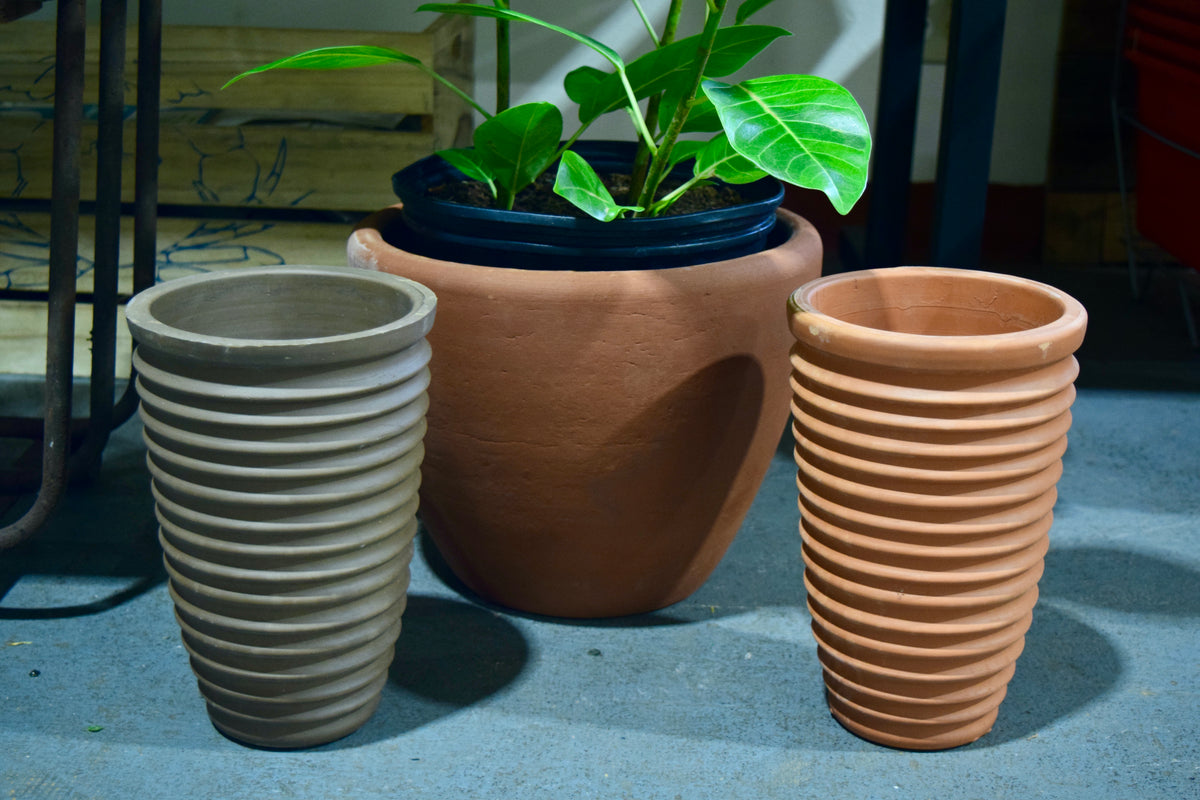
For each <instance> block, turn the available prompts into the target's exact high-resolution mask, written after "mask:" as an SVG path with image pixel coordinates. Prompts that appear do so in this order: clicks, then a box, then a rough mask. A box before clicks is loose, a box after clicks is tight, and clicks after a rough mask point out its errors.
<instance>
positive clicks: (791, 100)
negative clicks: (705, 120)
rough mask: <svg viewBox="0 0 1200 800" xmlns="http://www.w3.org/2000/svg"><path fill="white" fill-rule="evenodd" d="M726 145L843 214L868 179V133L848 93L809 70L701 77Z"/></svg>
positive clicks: (857, 196) (851, 96) (859, 110)
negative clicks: (734, 79)
mask: <svg viewBox="0 0 1200 800" xmlns="http://www.w3.org/2000/svg"><path fill="white" fill-rule="evenodd" d="M703 91H704V94H705V95H706V96H707V97H708V99H709V100H711V101H712V102H713V105H714V106H716V109H717V114H718V115H720V117H721V125H722V126H723V127H724V128H725V131H726V133H728V134H729V141H730V143H731V144H732V145H733V148H734V149H735V150H737V151H738V152H739V153H741V154H742V155H744V156H745V157H746V158H748V159H750V160H751V161H753V162H754V163H755V164H757V165H758V166H759V167H760V168H762V169H764V170H766V171H767V172H768V173H770V174H771V175H774V176H775V177H777V178H779V179H780V180H782V181H786V182H787V183H792V184H795V185H796V186H801V187H804V188H807V189H817V190H819V191H822V192H824V193H825V195H826V196H827V197H829V200H830V202H831V203H833V207H834V208H836V209H837V210H838V212H839V213H841V214H845V213H846V212H848V211H849V210H850V209H851V208H853V206H854V204H855V203H856V202H857V201H858V198H859V197H861V196H862V193H863V190H864V189H865V188H866V185H867V164H868V162H869V160H870V156H871V132H870V130H869V129H868V127H867V120H866V117H865V116H864V115H863V112H862V109H861V108H859V106H858V103H857V101H855V99H854V96H853V95H851V94H850V93H849V92H848V91H846V90H845V89H844V88H842V87H841V86H839V85H838V84H837V83H835V82H833V81H831V80H827V79H825V78H820V77H816V76H813V75H775V76H770V77H765V78H752V79H750V80H747V81H743V82H742V83H739V84H737V85H733V86H731V85H729V84H725V83H720V82H718V81H711V80H706V81H704V83H703Z"/></svg>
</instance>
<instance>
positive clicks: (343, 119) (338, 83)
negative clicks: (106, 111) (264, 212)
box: [0, 17, 474, 211]
mask: <svg viewBox="0 0 1200 800" xmlns="http://www.w3.org/2000/svg"><path fill="white" fill-rule="evenodd" d="M470 23H471V20H470V19H469V18H465V17H443V18H441V19H439V20H438V21H437V22H435V23H434V24H433V25H431V26H430V27H429V28H428V29H427V30H425V31H424V32H422V33H409V34H402V33H378V32H361V31H317V30H275V29H265V28H234V27H193V26H173V27H172V26H168V27H166V28H164V30H163V70H162V96H161V103H162V128H161V135H160V138H161V145H160V156H161V167H160V173H159V183H160V186H159V201H160V202H161V203H164V204H169V205H205V206H213V205H219V206H234V207H237V206H247V207H254V208H311V209H349V210H356V211H366V210H370V209H374V208H378V207H380V206H382V205H385V204H387V203H389V202H392V200H393V198H394V195H393V194H392V192H391V181H390V176H391V173H392V172H394V171H395V170H397V169H400V168H401V167H403V166H405V165H406V164H408V163H411V162H412V161H413V160H415V159H417V158H420V157H421V156H424V155H427V154H429V153H431V152H433V151H434V150H437V149H440V148H445V147H454V146H459V145H463V144H467V143H469V140H470V132H471V116H470V113H469V110H468V107H467V105H466V104H465V103H464V102H462V101H461V100H460V99H459V98H458V97H457V96H455V95H454V94H453V93H452V92H451V91H450V90H449V89H447V88H446V87H444V86H443V85H442V84H440V83H438V82H437V81H435V80H433V79H432V78H430V77H429V76H428V75H426V74H425V73H423V72H421V71H420V70H418V69H416V68H415V67H411V66H408V65H387V66H380V67H370V68H364V69H355V70H337V71H333V72H310V71H295V70H288V71H280V72H277V73H271V74H267V75H262V76H255V77H253V78H250V79H248V80H243V81H241V82H239V83H236V84H234V85H233V86H231V87H229V88H228V89H224V90H223V89H221V86H222V84H224V83H225V82H226V81H227V80H229V79H230V78H231V77H233V76H234V75H236V74H238V73H239V72H241V71H243V70H245V69H248V68H250V67H253V66H256V65H259V64H263V63H267V62H269V61H273V60H275V59H278V58H282V57H284V56H286V55H290V54H292V53H295V52H298V51H301V50H306V49H311V48H315V47H322V46H327V45H331V44H368V45H379V46H387V47H392V48H395V49H398V50H401V51H403V52H407V53H410V54H411V55H414V56H416V57H418V58H420V59H421V60H422V61H423V62H425V63H427V64H432V65H433V66H434V68H435V69H436V70H437V71H439V72H440V73H442V74H443V75H446V76H448V77H451V78H452V79H453V80H454V81H455V82H456V83H457V84H459V85H460V86H461V87H462V88H464V89H466V90H467V91H470V89H471V84H472V60H473V57H474V56H473V54H474V40H473V35H472V31H473V28H472V27H471V24H470ZM87 41H88V62H87V63H88V64H89V71H88V74H87V75H86V77H85V87H86V92H87V93H86V94H85V98H84V103H85V104H86V105H89V106H90V107H91V108H92V109H94V103H95V90H96V89H95V87H96V83H97V81H96V54H97V50H98V47H99V45H98V41H99V36H98V31H97V30H95V29H90V30H89V31H88V39H87ZM135 43H136V31H132V30H131V32H130V38H129V46H128V47H127V49H126V62H127V79H128V83H129V86H130V91H129V93H128V97H127V103H128V104H129V106H130V108H132V105H133V103H134V102H135V98H134V94H133V89H132V87H133V78H134V74H135V73H134V69H135V65H134V59H135V55H136V47H135ZM53 64H54V25H53V23H42V22H27V21H22V22H17V23H14V24H11V25H3V26H0V75H2V76H4V77H3V79H2V80H0V198H13V199H45V198H48V197H49V196H50V175H51V141H52V131H53V119H52V116H53V114H52V106H53V99H54V70H53ZM130 117H131V118H130V119H129V120H128V122H127V126H126V135H125V151H126V159H125V167H126V170H125V174H124V176H123V181H122V183H123V194H124V197H125V199H126V200H130V199H132V192H133V158H132V154H133V150H134V136H133V126H134V121H133V119H132V113H131V114H130ZM82 138H83V143H82V153H81V158H82V165H81V168H82V174H81V180H82V192H83V197H84V198H85V199H87V198H90V197H94V196H95V128H94V126H89V127H87V128H86V129H85V131H84V134H83V137H82Z"/></svg>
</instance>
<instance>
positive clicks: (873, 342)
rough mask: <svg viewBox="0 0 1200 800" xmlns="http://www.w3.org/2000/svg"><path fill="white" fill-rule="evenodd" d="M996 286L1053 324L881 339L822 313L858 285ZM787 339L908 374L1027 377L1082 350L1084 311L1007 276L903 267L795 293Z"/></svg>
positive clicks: (814, 284)
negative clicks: (825, 297)
mask: <svg viewBox="0 0 1200 800" xmlns="http://www.w3.org/2000/svg"><path fill="white" fill-rule="evenodd" d="M914 277H916V278H924V279H929V280H934V281H942V282H945V281H947V280H948V279H953V280H954V281H969V282H973V283H976V284H978V285H979V286H980V287H981V288H982V287H984V286H987V285H990V286H995V285H997V284H999V285H1003V286H1006V287H1009V288H1012V289H1014V290H1016V291H1019V292H1023V293H1025V294H1032V295H1037V296H1038V298H1039V300H1041V301H1042V302H1043V303H1044V304H1046V305H1047V306H1052V307H1053V308H1054V310H1055V312H1056V315H1055V316H1054V318H1053V319H1050V320H1047V321H1046V322H1044V323H1043V324H1037V325H1034V326H1033V327H1030V328H1027V329H1024V330H1016V331H1010V332H1005V333H987V334H965V335H942V334H926V333H909V332H898V331H886V330H881V329H878V328H872V327H868V326H866V325H859V324H856V323H852V322H847V321H846V320H843V319H839V318H838V317H835V316H833V315H831V314H829V313H826V312H825V311H823V310H822V302H821V300H822V297H821V295H822V294H823V293H826V292H830V291H836V290H838V289H843V288H847V287H852V286H856V285H857V284H858V283H859V282H864V283H867V284H870V285H875V286H883V287H886V286H887V285H888V284H889V283H893V282H895V281H900V280H909V279H912V278H914ZM788 317H789V324H790V326H791V329H792V334H793V335H794V336H795V337H796V339H797V340H798V341H799V342H801V343H806V344H811V345H813V346H814V347H815V348H816V349H818V350H821V351H824V352H827V353H831V354H834V355H837V356H842V357H846V358H851V359H854V360H856V361H864V362H868V363H872V364H881V365H885V366H890V367H899V368H909V369H929V370H938V369H949V370H972V371H973V370H994V369H1026V368H1029V367H1032V366H1037V365H1041V364H1049V363H1051V362H1053V361H1057V360H1059V359H1062V358H1067V357H1069V356H1071V355H1072V354H1073V353H1074V352H1075V350H1076V349H1078V347H1079V345H1080V344H1081V343H1082V342H1083V335H1084V331H1085V329H1086V327H1087V311H1086V310H1085V309H1084V307H1083V305H1082V304H1081V303H1080V302H1079V301H1078V300H1075V299H1074V298H1073V297H1071V296H1070V295H1068V294H1066V293H1065V292H1063V291H1061V290H1059V289H1056V288H1054V287H1053V286H1050V285H1048V284H1045V283H1041V282H1038V281H1033V280H1029V279H1027V278H1020V277H1016V276H1013V275H1003V274H999V273H993V272H986V271H983V270H971V269H958V268H953V267H922V266H901V267H887V268H881V269H865V270H858V271H854V272H843V273H840V274H835V275H828V276H825V277H823V278H817V279H816V280H813V281H810V282H809V283H806V284H805V285H803V286H801V287H800V288H798V289H796V290H795V291H794V292H793V293H792V294H791V296H790V297H789V298H788Z"/></svg>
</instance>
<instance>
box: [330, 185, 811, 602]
mask: <svg viewBox="0 0 1200 800" xmlns="http://www.w3.org/2000/svg"><path fill="white" fill-rule="evenodd" d="M779 219H780V220H781V223H782V225H783V226H784V227H783V232H784V236H783V237H782V238H783V239H784V241H783V242H782V243H780V244H778V245H777V246H773V247H772V248H771V249H769V250H766V251H763V252H760V253H757V254H754V255H751V256H746V257H742V258H739V259H734V260H730V261H723V262H714V263H709V264H703V265H697V266H688V267H676V268H671V269H645V270H627V271H604V270H601V271H592V272H575V271H568V270H558V271H553V270H526V269H512V268H498V267H481V266H475V265H471V264H460V263H454V262H447V261H440V260H435V259H432V258H427V257H423V256H418V255H414V254H412V253H410V252H407V251H406V250H403V249H401V248H400V247H398V246H396V245H395V244H394V242H395V241H396V240H397V237H398V235H399V232H398V227H399V226H401V225H402V222H401V220H400V213H399V209H398V208H396V207H393V208H391V209H388V210H385V211H383V212H382V213H380V214H377V215H375V216H373V217H371V218H370V219H368V220H367V221H366V222H365V223H364V224H363V225H362V226H361V227H360V228H359V230H358V231H356V232H355V234H354V235H353V236H352V237H351V239H350V242H349V259H350V263H351V264H352V265H355V266H359V267H364V268H367V269H376V270H383V271H387V272H391V273H394V274H397V275H403V276H405V277H408V278H411V279H413V280H416V281H419V282H420V283H422V284H425V285H427V286H429V287H431V288H432V289H433V290H434V291H435V292H437V295H438V301H439V307H438V327H437V329H436V330H435V331H433V332H432V334H431V335H430V343H431V344H432V346H433V360H432V362H431V370H432V372H433V379H432V383H431V385H430V388H429V396H430V411H429V431H428V434H427V436H426V447H427V454H426V460H425V467H424V481H423V483H422V487H421V515H422V520H423V521H424V523H425V526H426V527H427V528H428V531H429V533H430V535H431V537H432V539H433V541H434V542H435V543H436V545H437V548H438V550H439V551H440V552H441V553H442V555H443V556H444V557H445V559H446V562H447V563H448V564H449V566H450V567H451V569H453V571H454V572H455V574H457V576H458V577H459V578H460V579H461V580H462V581H463V582H464V583H465V584H466V585H467V586H468V587H470V588H471V589H472V590H474V591H475V592H477V593H478V594H480V595H481V596H483V597H485V598H487V599H489V600H491V601H494V602H497V603H500V604H503V605H505V606H509V607H512V608H516V609H521V610H524V611H529V612H534V613H539V614H547V615H554V616H563V617H604V616H615V615H624V614H634V613H640V612H646V611H651V610H654V609H657V608H661V607H663V606H666V605H669V604H671V603H674V602H676V601H678V600H681V599H683V598H684V597H687V596H688V595H689V594H690V593H691V592H693V591H694V590H695V589H696V588H698V587H699V586H700V585H701V584H702V583H703V582H704V580H705V579H706V578H707V577H708V576H709V574H710V573H711V572H712V570H713V569H714V568H715V566H716V565H717V563H718V561H719V560H720V559H721V557H722V555H723V554H724V553H725V551H726V549H727V548H728V546H729V544H730V542H731V541H732V539H733V537H734V535H735V534H736V533H737V530H738V528H739V527H740V525H741V523H742V520H743V518H744V516H745V514H746V511H747V510H748V509H749V507H750V503H751V501H752V500H753V498H754V496H755V494H756V492H757V490H758V487H759V485H760V483H761V481H762V478H763V475H764V474H765V472H766V469H767V466H768V465H769V463H770V460H771V455H772V453H773V452H774V450H775V448H776V447H777V445H778V442H779V438H780V436H781V435H782V434H783V432H784V430H785V426H786V422H787V414H788V394H789V392H788V386H787V376H788V365H787V352H788V347H789V344H790V341H791V337H790V335H789V334H788V330H787V325H786V324H785V323H784V321H783V320H782V319H781V318H780V315H779V308H780V307H781V306H782V304H783V303H784V302H785V301H786V299H787V296H788V294H789V293H790V292H791V291H792V290H793V289H794V288H795V287H796V286H797V285H799V284H800V283H803V282H804V281H806V280H809V279H811V278H814V277H816V276H817V275H818V274H819V271H820V259H821V245H820V239H819V237H818V236H817V233H816V231H815V230H814V229H813V228H812V226H810V225H809V224H808V223H807V222H805V221H803V220H802V219H800V218H799V217H796V216H795V215H793V214H790V213H787V212H780V217H779Z"/></svg>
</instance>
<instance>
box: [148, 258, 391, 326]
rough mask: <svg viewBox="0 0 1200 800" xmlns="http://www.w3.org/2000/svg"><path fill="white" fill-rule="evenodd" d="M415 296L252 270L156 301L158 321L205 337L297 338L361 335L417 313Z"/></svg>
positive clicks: (334, 277)
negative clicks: (413, 312)
mask: <svg viewBox="0 0 1200 800" xmlns="http://www.w3.org/2000/svg"><path fill="white" fill-rule="evenodd" d="M413 308H414V305H413V298H412V297H410V296H408V294H406V293H405V292H400V291H394V290H389V289H387V288H386V287H383V286H381V285H380V284H378V283H376V282H373V281H358V280H354V279H348V278H347V277H346V276H344V275H339V274H336V273H331V274H321V273H319V272H310V273H307V274H305V275H304V276H303V278H302V279H300V280H297V279H296V276H295V275H289V274H287V273H286V272H283V271H280V272H278V273H272V272H270V271H264V272H255V273H252V274H250V273H248V274H244V275H236V276H230V279H228V280H223V281H214V282H211V283H208V284H203V285H197V286H195V287H193V288H192V290H191V291H180V292H171V291H165V292H163V293H162V294H161V295H160V296H158V297H156V298H155V299H154V301H153V303H152V304H151V307H150V313H151V315H152V316H153V317H154V318H156V319H157V320H158V321H159V322H161V323H163V324H166V325H169V326H171V327H173V328H177V329H179V330H182V331H185V332H187V333H192V334H197V335H200V336H214V337H222V336H234V337H236V338H239V339H258V340H294V339H313V338H324V337H329V336H344V335H347V334H353V333H360V332H363V331H368V330H371V329H373V328H378V327H381V326H384V325H388V324H391V323H393V322H395V321H396V320H398V319H403V318H404V317H405V316H407V315H408V314H410V313H411V312H412V311H413Z"/></svg>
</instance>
